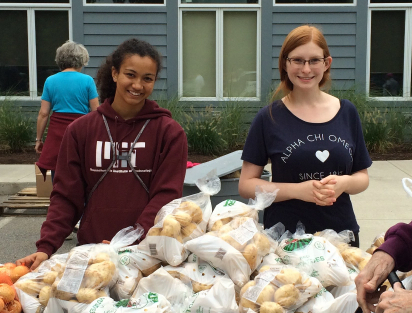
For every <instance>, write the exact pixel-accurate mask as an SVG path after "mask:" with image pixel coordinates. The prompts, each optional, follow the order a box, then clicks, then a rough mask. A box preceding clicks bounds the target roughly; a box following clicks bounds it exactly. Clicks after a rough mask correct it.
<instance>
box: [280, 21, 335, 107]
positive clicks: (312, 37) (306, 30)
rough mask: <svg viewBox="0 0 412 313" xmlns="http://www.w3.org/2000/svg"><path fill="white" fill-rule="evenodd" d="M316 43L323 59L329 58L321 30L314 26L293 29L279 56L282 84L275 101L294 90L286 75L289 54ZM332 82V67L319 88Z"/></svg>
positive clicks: (325, 74) (326, 72)
mask: <svg viewBox="0 0 412 313" xmlns="http://www.w3.org/2000/svg"><path fill="white" fill-rule="evenodd" d="M312 41H313V42H314V43H315V44H317V45H318V46H319V47H320V48H321V49H322V50H323V57H324V58H326V57H329V56H330V53H329V48H328V44H327V43H326V39H325V37H324V36H323V34H322V32H321V31H320V29H319V28H317V27H315V26H313V25H302V26H299V27H297V28H295V29H293V30H292V31H291V32H290V33H289V34H288V35H287V37H286V39H285V41H284V42H283V45H282V48H281V49H280V54H279V74H280V84H279V86H278V87H277V88H276V90H275V92H274V94H273V99H274V98H275V97H276V96H277V95H278V94H279V93H282V94H283V95H284V96H286V95H287V94H289V93H290V92H291V91H292V90H293V84H292V82H291V81H290V80H289V77H288V74H287V73H286V70H285V68H286V61H287V60H286V58H287V57H288V55H289V53H290V52H291V51H293V50H294V49H296V48H297V47H299V46H302V45H304V44H307V43H309V42H312ZM329 81H330V67H329V68H328V69H327V70H326V71H325V73H324V74H323V78H322V80H321V81H320V83H319V87H322V86H324V85H325V84H326V83H327V82H329Z"/></svg>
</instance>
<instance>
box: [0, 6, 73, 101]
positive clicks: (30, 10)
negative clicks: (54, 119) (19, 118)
mask: <svg viewBox="0 0 412 313" xmlns="http://www.w3.org/2000/svg"><path fill="white" fill-rule="evenodd" d="M71 1H72V0H70V3H65V4H59V5H53V4H52V5H50V4H47V5H43V4H41V5H27V4H24V5H21V4H18V5H10V4H8V5H7V6H3V5H1V4H0V10H2V11H3V10H4V11H6V10H10V11H17V10H19V11H26V14H27V38H28V42H27V50H28V56H29V59H28V63H29V90H28V91H29V95H28V96H12V98H13V99H17V100H40V99H41V96H38V95H37V93H38V90H37V57H36V17H35V12H36V11H66V12H67V14H68V21H69V25H68V28H69V40H72V38H73V29H72V25H73V16H72V8H71ZM5 99H6V96H0V100H5Z"/></svg>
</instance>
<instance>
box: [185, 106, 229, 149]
mask: <svg viewBox="0 0 412 313" xmlns="http://www.w3.org/2000/svg"><path fill="white" fill-rule="evenodd" d="M220 118H221V117H220V114H215V112H214V110H213V108H212V107H206V108H205V109H204V111H200V112H199V111H195V110H194V109H193V108H192V109H191V112H190V114H185V121H184V123H183V125H182V127H183V129H184V130H185V132H186V136H187V144H188V147H189V152H191V153H198V154H204V155H219V154H220V153H222V151H223V150H224V147H225V141H224V140H223V138H222V135H221V133H220V132H219V127H218V125H219V123H220Z"/></svg>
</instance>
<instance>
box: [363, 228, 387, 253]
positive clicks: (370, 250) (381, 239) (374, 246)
mask: <svg viewBox="0 0 412 313" xmlns="http://www.w3.org/2000/svg"><path fill="white" fill-rule="evenodd" d="M384 242H385V233H384V232H383V233H381V234H379V235H377V236H376V237H375V239H373V242H372V244H371V246H370V247H369V248H368V249H367V250H366V252H368V253H370V254H373V252H374V251H375V250H376V249H378V248H379V247H380V246H381V244H383V243H384Z"/></svg>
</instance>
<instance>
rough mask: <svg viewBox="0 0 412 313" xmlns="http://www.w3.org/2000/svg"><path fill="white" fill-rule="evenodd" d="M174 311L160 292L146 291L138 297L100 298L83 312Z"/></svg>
mask: <svg viewBox="0 0 412 313" xmlns="http://www.w3.org/2000/svg"><path fill="white" fill-rule="evenodd" d="M107 312H110V313H129V312H130V313H174V312H173V311H172V310H171V307H170V303H169V301H167V300H166V298H165V297H164V296H162V295H160V294H157V293H154V292H150V293H145V294H143V295H141V296H140V297H138V298H137V299H133V298H131V299H125V300H121V301H115V300H113V299H112V298H99V299H97V300H95V301H93V302H92V303H90V304H89V305H88V306H87V307H86V308H84V309H83V311H82V313H107Z"/></svg>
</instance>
